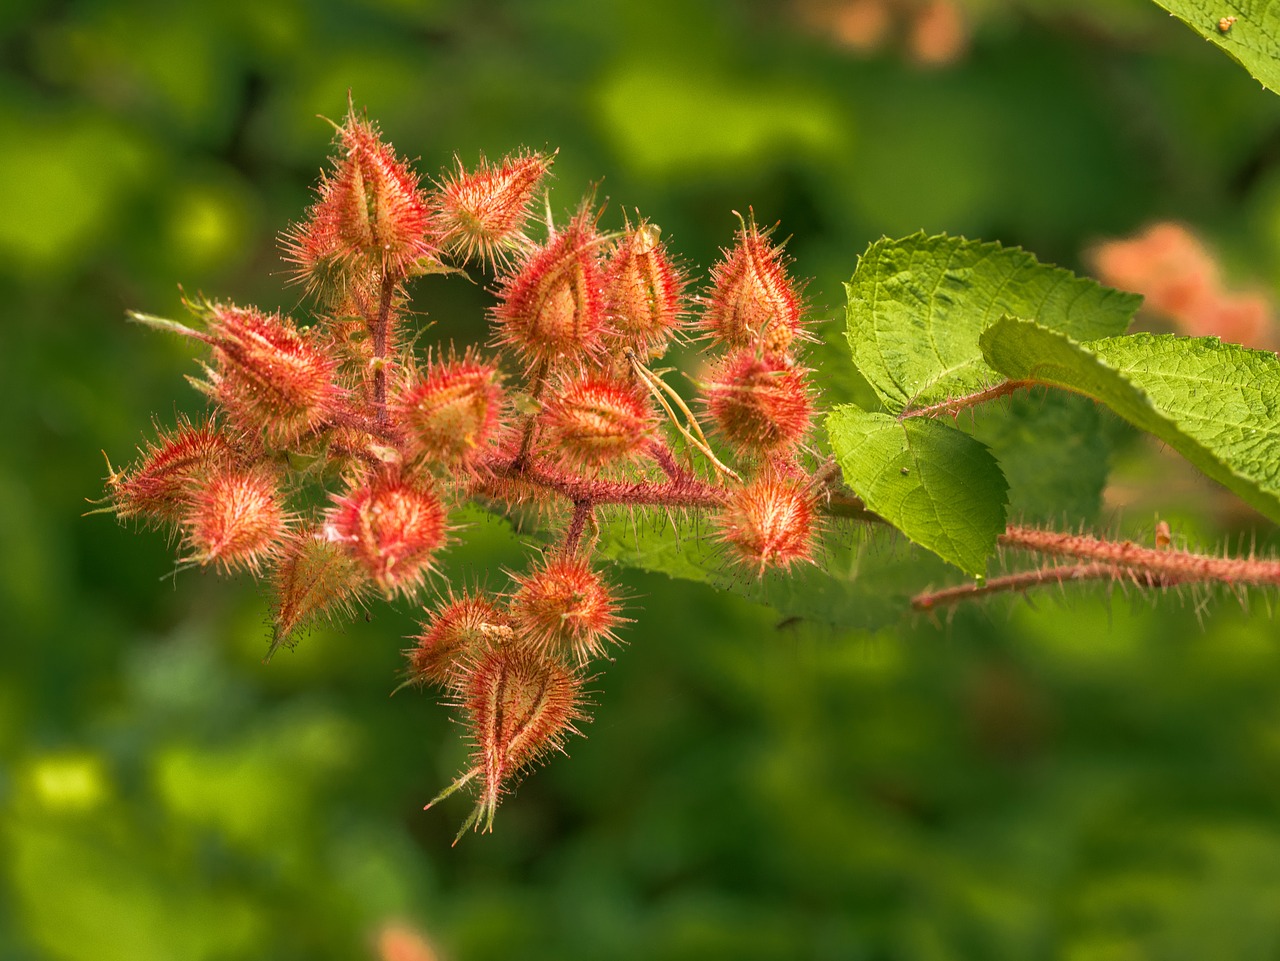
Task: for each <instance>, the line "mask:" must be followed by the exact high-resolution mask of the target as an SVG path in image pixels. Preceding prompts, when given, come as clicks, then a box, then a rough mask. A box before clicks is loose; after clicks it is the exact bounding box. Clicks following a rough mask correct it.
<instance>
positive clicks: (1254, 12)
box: [1156, 0, 1280, 93]
mask: <svg viewBox="0 0 1280 961" xmlns="http://www.w3.org/2000/svg"><path fill="white" fill-rule="evenodd" d="M1156 3H1157V4H1159V5H1160V6H1162V7H1164V8H1165V9H1166V10H1168V11H1169V12H1170V13H1171V14H1173V15H1174V16H1175V17H1177V18H1178V19H1179V20H1182V21H1184V22H1185V23H1186V24H1187V26H1189V27H1190V28H1191V29H1192V30H1194V31H1195V32H1196V33H1198V34H1200V36H1202V37H1204V38H1205V39H1206V40H1208V41H1209V42H1210V43H1212V44H1214V45H1215V46H1217V47H1219V48H1221V49H1222V50H1225V51H1226V52H1227V54H1229V55H1230V56H1231V57H1232V58H1233V59H1234V60H1236V61H1237V62H1238V63H1239V64H1240V65H1241V66H1243V67H1244V68H1245V69H1246V70H1248V71H1249V73H1251V74H1253V77H1254V79H1256V80H1257V81H1259V82H1260V83H1261V84H1262V85H1263V86H1264V87H1266V88H1267V89H1268V90H1271V91H1272V92H1274V93H1280V3H1277V2H1276V0H1156ZM1228 18H1230V19H1228ZM1223 27H1225V28H1226V29H1225V30H1224V29H1222V28H1223Z"/></svg>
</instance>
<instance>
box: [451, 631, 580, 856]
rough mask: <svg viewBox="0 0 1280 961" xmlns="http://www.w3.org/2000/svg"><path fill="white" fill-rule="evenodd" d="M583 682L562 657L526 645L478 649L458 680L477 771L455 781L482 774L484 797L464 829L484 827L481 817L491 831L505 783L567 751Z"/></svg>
mask: <svg viewBox="0 0 1280 961" xmlns="http://www.w3.org/2000/svg"><path fill="white" fill-rule="evenodd" d="M582 683H583V682H582V678H581V676H580V675H578V674H577V673H576V672H575V671H573V670H571V669H570V668H568V667H566V666H565V665H564V664H563V663H561V662H560V661H559V660H557V659H556V658H553V657H548V656H546V655H545V654H544V653H542V652H539V651H536V650H532V649H530V648H527V647H520V646H509V645H503V646H500V647H489V648H485V649H482V650H480V651H478V652H476V654H475V656H474V658H473V659H471V660H470V661H469V663H468V664H467V665H466V667H465V669H464V671H463V674H462V677H461V678H460V680H459V683H458V688H459V695H458V703H459V705H460V707H461V708H462V713H463V716H464V719H465V722H466V725H467V727H468V729H469V730H470V732H471V737H472V739H473V740H474V742H475V753H474V755H473V756H472V760H473V764H474V766H473V768H472V770H471V772H470V773H469V774H467V775H463V777H462V778H459V781H458V782H455V784H454V787H455V788H456V787H458V786H460V783H461V782H465V781H466V780H469V779H470V778H471V777H473V776H475V775H477V774H478V775H479V777H480V798H479V801H478V803H477V805H476V810H475V812H474V813H473V814H472V815H471V818H470V819H469V820H468V821H467V823H466V824H464V825H463V826H462V831H466V829H467V828H468V827H470V826H471V825H475V827H476V828H477V829H479V828H480V826H481V822H483V824H484V829H485V830H492V827H493V813H494V810H495V809H496V808H497V806H498V801H499V800H500V799H501V797H502V793H503V791H504V790H505V789H506V786H507V785H508V784H509V783H510V782H511V781H512V780H513V779H514V778H515V777H517V776H518V775H519V774H520V772H521V771H523V770H524V769H526V768H528V767H529V766H530V765H531V764H533V763H535V762H536V761H538V760H539V759H540V758H542V757H543V756H544V755H546V754H548V753H549V752H552V751H562V752H563V750H564V742H565V739H566V738H568V736H569V735H570V734H577V733H578V730H577V728H576V727H575V726H574V725H575V724H576V723H577V722H578V721H581V720H584V714H583V712H582ZM451 790H452V789H451ZM446 793H448V792H446ZM462 831H460V832H459V833H458V836H459V837H461V836H462Z"/></svg>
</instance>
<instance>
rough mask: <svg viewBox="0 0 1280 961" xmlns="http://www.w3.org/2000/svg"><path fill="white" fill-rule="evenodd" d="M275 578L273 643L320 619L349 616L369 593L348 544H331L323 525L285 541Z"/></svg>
mask: <svg viewBox="0 0 1280 961" xmlns="http://www.w3.org/2000/svg"><path fill="white" fill-rule="evenodd" d="M281 555H282V556H281V560H280V563H279V564H278V565H277V567H276V571H275V576H274V577H273V578H272V581H273V587H274V591H275V604H274V605H273V615H274V621H275V625H274V626H275V630H274V637H273V639H272V645H273V647H274V646H278V645H279V644H282V643H292V642H291V641H290V640H289V638H290V637H291V636H292V635H293V633H294V631H296V630H297V629H298V628H299V627H301V626H302V625H303V624H306V623H308V622H310V621H312V620H314V619H316V618H320V617H325V616H334V615H345V616H348V617H349V616H350V615H351V611H352V607H353V606H354V604H355V602H356V601H357V600H359V599H360V597H361V595H362V594H364V593H365V592H366V591H367V585H368V578H367V577H366V575H365V573H364V570H363V569H362V568H361V567H360V565H359V564H358V563H357V562H356V560H355V558H353V557H352V556H351V554H350V553H349V552H348V551H347V549H346V547H345V545H343V544H339V543H335V542H334V541H331V540H329V539H328V538H327V537H326V536H325V535H324V531H323V530H322V529H321V528H319V527H311V528H308V529H307V530H303V531H297V532H295V533H294V534H292V535H291V536H290V537H289V538H287V539H286V541H285V543H284V546H283V548H282V550H281Z"/></svg>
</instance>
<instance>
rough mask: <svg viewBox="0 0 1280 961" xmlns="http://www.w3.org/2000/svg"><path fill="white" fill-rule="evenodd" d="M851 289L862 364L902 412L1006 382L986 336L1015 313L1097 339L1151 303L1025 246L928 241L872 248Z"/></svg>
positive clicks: (853, 344) (856, 353) (857, 359)
mask: <svg viewBox="0 0 1280 961" xmlns="http://www.w3.org/2000/svg"><path fill="white" fill-rule="evenodd" d="M845 291H846V293H847V294H848V299H849V305H848V315H847V316H848V338H849V347H850V349H851V350H852V352H853V362H854V364H855V365H856V366H857V368H858V370H859V371H861V373H862V375H863V376H864V377H865V378H866V379H867V380H868V381H869V382H870V384H871V386H872V388H873V389H874V390H875V391H876V393H877V394H878V395H879V396H880V398H881V400H882V401H883V402H884V405H885V407H886V408H888V409H889V411H890V412H892V413H900V412H902V411H903V410H906V409H907V408H908V407H911V408H920V407H926V406H928V405H930V404H936V403H941V402H943V401H946V400H950V399H953V398H955V397H957V396H960V395H963V394H970V393H973V392H975V391H978V390H982V389H983V388H985V387H989V386H991V385H992V384H994V383H996V382H997V381H998V380H999V378H998V377H997V376H996V374H995V373H994V372H993V371H992V370H991V369H990V368H989V367H988V366H987V365H986V364H985V363H984V362H983V359H982V351H981V349H980V348H979V347H978V337H979V335H980V334H981V333H982V331H983V330H985V329H986V328H987V327H988V326H990V325H991V324H993V323H995V321H997V320H999V319H1000V317H1002V316H1004V315H1005V314H1011V315H1014V316H1018V317H1031V318H1035V319H1037V320H1040V321H1041V322H1042V323H1044V324H1045V325H1047V326H1049V327H1052V328H1054V329H1056V330H1062V331H1065V332H1066V333H1068V334H1070V335H1071V336H1073V337H1075V338H1076V339H1078V340H1093V339H1095V338H1098V337H1107V336H1111V335H1113V334H1121V333H1124V331H1125V330H1126V329H1127V328H1128V326H1129V321H1130V319H1131V318H1132V317H1133V313H1134V311H1136V310H1137V309H1138V305H1139V304H1141V303H1142V298H1140V297H1138V296H1136V295H1134V294H1126V293H1121V292H1120V291H1117V290H1111V289H1110V288H1107V287H1103V286H1101V285H1100V284H1097V283H1095V282H1093V281H1092V280H1086V279H1084V278H1082V277H1076V276H1075V275H1074V274H1072V273H1071V272H1070V271H1067V270H1063V269H1061V268H1059V267H1051V266H1048V265H1046V264H1042V263H1040V262H1039V261H1038V260H1036V259H1035V257H1033V256H1032V255H1031V254H1029V253H1027V252H1026V251H1024V250H1021V249H1019V248H1016V247H1002V246H1001V245H1000V244H995V243H979V242H977V241H972V240H965V239H963V238H958V237H947V236H945V235H939V236H935V237H927V236H925V235H924V234H923V233H919V234H915V235H913V236H911V237H907V238H905V239H902V240H881V241H878V242H876V243H874V244H872V245H871V247H870V248H868V250H867V252H866V253H865V254H863V255H862V257H861V258H860V259H859V261H858V267H857V270H856V271H855V272H854V275H853V279H852V280H850V281H849V283H847V284H846V285H845Z"/></svg>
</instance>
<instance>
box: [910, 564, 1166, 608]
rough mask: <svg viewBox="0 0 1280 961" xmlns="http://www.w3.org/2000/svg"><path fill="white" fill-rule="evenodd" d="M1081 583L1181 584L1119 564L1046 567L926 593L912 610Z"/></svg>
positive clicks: (1156, 585) (915, 603)
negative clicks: (987, 596)
mask: <svg viewBox="0 0 1280 961" xmlns="http://www.w3.org/2000/svg"><path fill="white" fill-rule="evenodd" d="M1080 581H1129V582H1130V583H1133V584H1136V585H1137V586H1139V587H1143V588H1148V589H1150V588H1158V587H1169V586H1171V585H1173V584H1176V583H1179V581H1178V579H1176V578H1162V577H1159V576H1158V575H1155V574H1151V573H1148V572H1146V571H1137V570H1134V569H1132V568H1126V567H1118V566H1116V565H1115V564H1102V563H1092V564H1070V565H1065V566H1061V567H1058V566H1054V567H1042V568H1039V569H1037V570H1034V571H1022V572H1020V573H1018V574H1007V575H1005V576H1003V577H992V578H988V579H987V580H986V581H984V582H983V583H981V584H958V585H956V586H955V587H944V588H942V589H941V590H936V591H922V592H921V593H919V594H917V595H916V596H915V597H913V598H911V606H912V607H913V608H915V609H916V610H917V611H932V610H936V609H937V608H939V607H948V606H950V605H952V604H959V603H961V602H962V601H968V600H972V599H973V598H975V597H984V596H986V595H988V594H1002V593H1009V592H1014V591H1016V592H1022V591H1027V590H1029V589H1031V588H1033V587H1041V586H1043V585H1045V584H1066V583H1077V582H1080Z"/></svg>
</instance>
